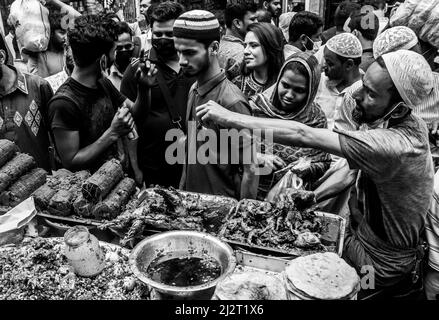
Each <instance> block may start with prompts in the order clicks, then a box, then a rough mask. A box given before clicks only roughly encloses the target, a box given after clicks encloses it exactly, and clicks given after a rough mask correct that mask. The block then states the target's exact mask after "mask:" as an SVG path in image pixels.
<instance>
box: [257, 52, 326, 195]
mask: <svg viewBox="0 0 439 320" xmlns="http://www.w3.org/2000/svg"><path fill="white" fill-rule="evenodd" d="M320 75H321V70H320V67H319V65H318V62H317V59H316V58H315V57H314V56H312V55H310V54H309V53H305V52H300V53H296V54H294V55H292V56H291V58H290V59H288V60H287V61H286V62H285V64H284V65H283V66H282V68H281V70H280V72H279V77H278V79H277V82H276V84H275V85H274V86H272V87H271V88H269V89H268V90H266V91H265V92H264V93H261V94H258V95H257V96H255V97H254V98H252V99H251V100H250V106H251V108H252V111H253V114H254V116H256V117H260V118H273V119H283V120H294V121H297V122H301V123H303V124H306V125H308V126H310V127H315V128H327V122H326V117H325V114H324V113H323V111H322V109H321V108H320V106H319V105H318V104H316V103H315V102H314V98H315V96H316V93H317V88H318V85H319V82H320ZM258 158H259V161H260V164H261V165H264V167H267V166H268V167H269V168H270V169H271V170H272V173H271V174H269V175H265V176H261V178H260V180H259V190H258V199H259V200H263V199H265V197H266V196H267V194H268V192H269V191H270V190H271V189H272V188H273V187H274V186H275V185H276V183H277V182H278V181H279V180H280V179H281V178H282V177H283V175H285V173H286V172H287V171H282V169H284V168H285V167H287V166H288V165H290V164H292V163H294V162H296V161H298V160H299V159H306V160H308V161H309V163H308V165H307V166H305V167H304V169H303V170H300V171H296V172H295V173H296V174H297V175H298V177H299V178H302V179H303V182H304V187H305V188H306V189H308V190H312V189H313V184H314V182H316V181H317V179H319V178H320V177H321V176H322V175H323V174H324V173H325V172H326V170H328V168H329V165H330V163H331V158H330V155H329V154H328V153H326V152H323V151H320V150H317V149H312V148H302V147H295V146H287V145H283V144H280V143H273V144H267V143H266V142H264V143H263V144H262V147H261V154H258Z"/></svg>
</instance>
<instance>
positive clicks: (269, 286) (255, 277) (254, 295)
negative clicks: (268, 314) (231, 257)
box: [215, 271, 287, 300]
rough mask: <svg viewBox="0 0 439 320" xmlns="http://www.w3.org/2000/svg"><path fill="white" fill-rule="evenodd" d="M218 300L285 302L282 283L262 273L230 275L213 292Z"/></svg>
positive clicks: (285, 296) (284, 291)
mask: <svg viewBox="0 0 439 320" xmlns="http://www.w3.org/2000/svg"><path fill="white" fill-rule="evenodd" d="M215 296H216V297H217V298H218V299H220V300H286V299H287V295H286V290H285V287H284V284H283V283H282V281H281V280H280V279H279V278H278V277H276V276H274V275H269V274H266V273H265V272H263V271H248V272H242V273H238V272H237V273H232V274H231V275H230V276H228V277H227V278H225V279H224V280H223V281H221V282H220V283H219V284H218V285H217V287H216V290H215Z"/></svg>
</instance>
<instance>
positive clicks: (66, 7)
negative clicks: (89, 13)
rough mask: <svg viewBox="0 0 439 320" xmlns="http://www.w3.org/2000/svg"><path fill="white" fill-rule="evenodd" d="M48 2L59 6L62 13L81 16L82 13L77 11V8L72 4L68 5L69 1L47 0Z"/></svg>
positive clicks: (75, 16) (74, 16)
mask: <svg viewBox="0 0 439 320" xmlns="http://www.w3.org/2000/svg"><path fill="white" fill-rule="evenodd" d="M46 3H49V4H51V5H53V6H55V7H57V8H58V9H59V10H60V11H61V13H67V12H68V14H69V15H70V16H72V17H73V18H77V17H79V16H81V13H80V12H78V11H76V10H75V8H73V7H72V6H70V5H68V4H67V3H64V2H62V1H60V0H49V1H46Z"/></svg>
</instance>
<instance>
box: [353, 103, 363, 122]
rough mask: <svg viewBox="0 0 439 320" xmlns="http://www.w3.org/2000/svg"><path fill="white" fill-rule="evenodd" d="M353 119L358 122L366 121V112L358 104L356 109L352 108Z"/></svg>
mask: <svg viewBox="0 0 439 320" xmlns="http://www.w3.org/2000/svg"><path fill="white" fill-rule="evenodd" d="M352 120H354V121H355V123H357V124H363V123H364V114H363V111H362V110H361V109H360V108H359V107H358V105H357V106H355V108H354V110H352Z"/></svg>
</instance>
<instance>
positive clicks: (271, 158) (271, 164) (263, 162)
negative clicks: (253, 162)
mask: <svg viewBox="0 0 439 320" xmlns="http://www.w3.org/2000/svg"><path fill="white" fill-rule="evenodd" d="M257 159H258V164H259V165H260V166H264V167H268V168H270V169H271V171H272V172H274V171H277V170H280V169H282V168H285V167H286V163H285V162H284V161H283V160H282V159H281V158H280V157H278V156H276V155H273V154H265V153H258V154H257Z"/></svg>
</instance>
